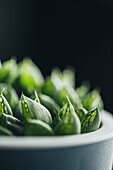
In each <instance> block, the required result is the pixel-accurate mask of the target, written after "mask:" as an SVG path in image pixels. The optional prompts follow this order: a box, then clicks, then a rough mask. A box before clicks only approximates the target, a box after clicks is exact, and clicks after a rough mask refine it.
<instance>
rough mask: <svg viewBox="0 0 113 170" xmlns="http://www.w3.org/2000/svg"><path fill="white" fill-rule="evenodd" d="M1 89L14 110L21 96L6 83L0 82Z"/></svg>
mask: <svg viewBox="0 0 113 170" xmlns="http://www.w3.org/2000/svg"><path fill="white" fill-rule="evenodd" d="M0 91H2V93H3V95H4V97H5V98H6V99H7V101H8V103H9V105H10V106H11V109H12V110H13V111H14V109H15V107H16V105H17V103H18V101H19V98H18V95H17V93H16V91H15V90H14V89H13V88H12V87H11V86H10V85H8V84H6V83H0Z"/></svg>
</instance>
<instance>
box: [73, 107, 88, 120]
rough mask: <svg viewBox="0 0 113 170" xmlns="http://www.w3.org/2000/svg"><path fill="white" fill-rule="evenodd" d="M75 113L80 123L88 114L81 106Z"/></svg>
mask: <svg viewBox="0 0 113 170" xmlns="http://www.w3.org/2000/svg"><path fill="white" fill-rule="evenodd" d="M76 113H77V115H78V117H79V119H80V121H82V119H83V118H84V116H85V115H86V114H87V113H88V111H87V110H86V109H85V108H84V107H83V106H82V105H81V107H80V108H79V109H77V110H76Z"/></svg>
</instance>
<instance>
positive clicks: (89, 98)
mask: <svg viewBox="0 0 113 170" xmlns="http://www.w3.org/2000/svg"><path fill="white" fill-rule="evenodd" d="M82 104H83V107H84V108H85V109H86V110H88V111H90V110H92V109H93V108H95V107H98V108H99V109H100V110H102V109H103V101H102V98H101V96H100V94H99V92H98V91H97V90H93V91H92V92H90V93H88V94H87V95H86V97H85V98H84V100H83V101H82Z"/></svg>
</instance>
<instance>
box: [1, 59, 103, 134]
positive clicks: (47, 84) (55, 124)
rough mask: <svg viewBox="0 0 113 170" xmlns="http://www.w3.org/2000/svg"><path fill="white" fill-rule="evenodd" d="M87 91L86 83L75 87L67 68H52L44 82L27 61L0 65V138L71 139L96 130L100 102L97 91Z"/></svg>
mask: <svg viewBox="0 0 113 170" xmlns="http://www.w3.org/2000/svg"><path fill="white" fill-rule="evenodd" d="M89 90H90V85H89V84H88V83H82V84H81V86H80V87H75V71H74V69H73V68H71V67H68V68H66V69H64V70H63V71H61V70H60V69H59V68H54V69H53V70H52V72H51V74H50V75H49V76H48V77H47V78H46V79H45V80H44V77H43V75H42V73H41V71H40V70H39V68H38V67H37V66H36V65H35V64H34V63H33V62H32V61H31V60H30V59H24V60H23V61H21V62H20V63H18V64H17V63H16V60H15V59H11V60H8V61H5V62H4V63H1V61H0V136H4V135H5V136H7V135H8V136H13V135H16V136H19V135H24V136H53V135H74V134H80V133H88V132H92V131H95V130H97V129H99V128H100V124H101V114H100V111H101V110H102V109H103V101H102V98H101V96H100V94H99V91H97V90H93V91H89ZM24 94H25V95H24ZM27 96H28V97H27ZM19 98H20V99H19Z"/></svg>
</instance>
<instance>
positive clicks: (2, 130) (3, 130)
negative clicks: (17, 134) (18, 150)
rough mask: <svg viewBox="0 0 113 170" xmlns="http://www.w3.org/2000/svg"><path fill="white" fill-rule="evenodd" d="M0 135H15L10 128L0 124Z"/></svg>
mask: <svg viewBox="0 0 113 170" xmlns="http://www.w3.org/2000/svg"><path fill="white" fill-rule="evenodd" d="M0 136H13V133H12V132H11V131H10V130H8V129H6V128H4V127H2V126H0Z"/></svg>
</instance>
